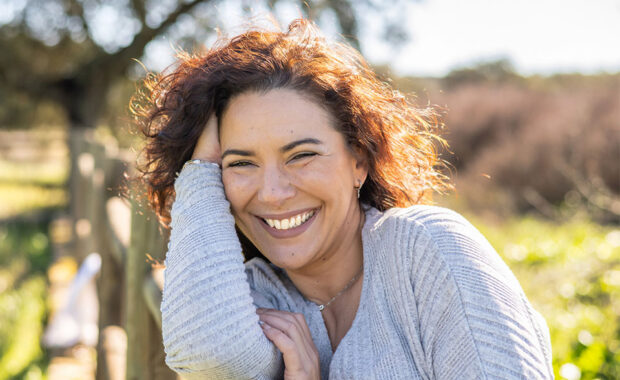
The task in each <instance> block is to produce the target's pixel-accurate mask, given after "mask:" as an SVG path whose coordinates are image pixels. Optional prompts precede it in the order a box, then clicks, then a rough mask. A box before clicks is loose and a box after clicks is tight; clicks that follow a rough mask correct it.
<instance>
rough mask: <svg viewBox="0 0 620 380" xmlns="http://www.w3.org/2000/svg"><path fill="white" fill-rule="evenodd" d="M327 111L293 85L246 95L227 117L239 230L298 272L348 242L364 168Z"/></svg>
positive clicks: (229, 183) (225, 165) (227, 153)
mask: <svg viewBox="0 0 620 380" xmlns="http://www.w3.org/2000/svg"><path fill="white" fill-rule="evenodd" d="M332 125H333V124H332V120H331V118H330V115H329V113H328V112H327V111H326V110H325V109H324V108H322V107H321V106H320V105H318V104H317V103H315V102H314V101H311V100H309V98H308V97H304V96H303V95H302V94H300V93H299V92H297V91H295V90H289V89H274V90H270V91H268V92H266V93H258V92H246V93H243V94H241V95H238V96H236V97H234V98H233V99H231V101H230V103H229V105H228V108H227V109H226V111H225V112H224V114H223V115H222V119H221V124H220V143H221V148H222V181H223V183H224V189H225V192H226V197H227V198H228V200H229V201H230V205H231V208H232V212H233V215H234V217H235V221H236V223H237V226H238V227H239V228H240V230H241V231H242V232H243V233H244V234H245V236H247V237H248V238H249V239H250V240H251V241H252V243H254V245H255V246H256V247H257V248H258V249H259V250H260V251H261V253H263V255H265V257H267V258H268V259H269V260H270V261H271V262H272V263H274V264H275V265H277V266H279V267H281V268H284V269H290V270H295V269H300V268H303V267H307V266H308V265H312V264H313V263H319V262H321V261H325V260H327V258H328V257H330V255H333V254H335V253H336V252H338V251H339V250H342V249H346V248H345V247H349V246H351V243H352V242H351V241H350V240H351V239H353V237H354V236H355V230H356V229H357V228H358V226H359V221H360V219H359V218H360V211H359V204H358V200H357V195H356V190H355V186H356V185H357V183H358V180H359V181H362V182H363V181H364V180H365V179H366V174H367V170H366V165H365V164H364V163H363V162H362V161H359V160H358V159H357V158H356V157H355V156H354V155H353V153H352V152H351V150H349V149H348V148H347V145H346V142H345V140H344V137H343V136H342V134H340V133H339V132H338V131H336V130H335V129H334V128H333V126H332Z"/></svg>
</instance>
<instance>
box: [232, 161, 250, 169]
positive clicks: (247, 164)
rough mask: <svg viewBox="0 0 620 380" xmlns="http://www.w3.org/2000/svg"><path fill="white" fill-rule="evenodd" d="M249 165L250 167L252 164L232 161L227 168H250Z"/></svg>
mask: <svg viewBox="0 0 620 380" xmlns="http://www.w3.org/2000/svg"><path fill="white" fill-rule="evenodd" d="M250 165H252V163H251V162H249V161H233V162H231V163H230V164H228V167H229V168H234V167H237V168H239V167H244V166H250Z"/></svg>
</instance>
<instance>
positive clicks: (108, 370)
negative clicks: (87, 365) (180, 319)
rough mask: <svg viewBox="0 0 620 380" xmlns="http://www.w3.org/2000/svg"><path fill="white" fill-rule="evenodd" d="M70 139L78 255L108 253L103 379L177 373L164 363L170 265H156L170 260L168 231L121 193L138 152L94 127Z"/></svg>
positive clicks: (158, 379) (163, 378) (102, 283)
mask: <svg viewBox="0 0 620 380" xmlns="http://www.w3.org/2000/svg"><path fill="white" fill-rule="evenodd" d="M69 140H70V141H69V144H70V151H71V156H72V157H71V159H72V160H71V161H72V163H73V164H72V170H71V177H70V178H71V181H70V185H69V186H70V194H71V201H70V210H71V216H72V219H73V221H74V223H73V226H74V236H75V239H74V252H75V254H76V255H77V259H78V260H80V259H82V258H84V257H85V256H86V255H88V254H89V253H91V252H98V253H99V254H100V255H101V259H102V267H101V272H100V276H99V277H98V279H97V292H98V297H99V343H98V347H97V358H98V359H97V373H96V379H97V380H104V379H105V380H108V379H110V380H118V379H131V380H138V379H140V380H142V379H149V380H151V379H153V380H168V379H177V376H176V374H175V373H174V372H172V371H171V370H170V369H169V368H168V367H167V366H166V365H165V363H164V357H165V356H164V350H163V345H162V340H161V314H160V310H159V307H160V304H161V295H162V288H163V269H162V268H161V266H158V265H153V260H155V261H156V262H157V261H160V262H162V261H163V259H164V255H165V252H166V242H167V239H168V234H167V230H165V229H162V228H161V227H160V225H159V223H158V221H157V218H156V217H155V215H154V214H153V213H152V212H151V211H150V210H148V209H147V207H146V206H145V205H141V204H140V203H139V202H137V201H136V200H135V199H136V198H137V197H135V196H131V197H129V198H130V200H127V199H125V198H124V197H122V196H120V189H121V186H124V185H125V184H124V182H123V178H124V175H125V173H126V172H127V173H129V174H130V175H131V174H132V173H133V172H134V170H135V168H134V167H133V165H132V163H133V162H134V161H135V157H134V156H133V155H132V154H130V153H129V152H127V151H123V150H119V149H118V148H117V145H116V143H115V141H105V142H101V141H97V140H96V139H95V138H94V137H93V135H92V132H90V131H84V130H81V131H80V130H78V131H72V132H71V135H70V138H69ZM139 191H140V190H139V189H136V188H130V189H129V193H130V194H134V195H135V194H137V193H138V192H139ZM151 258H152V260H151Z"/></svg>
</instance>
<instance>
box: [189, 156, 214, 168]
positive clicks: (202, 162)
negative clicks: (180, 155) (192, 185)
mask: <svg viewBox="0 0 620 380" xmlns="http://www.w3.org/2000/svg"><path fill="white" fill-rule="evenodd" d="M190 165H199V166H209V165H212V166H216V167H218V168H220V164H218V163H217V162H215V161H211V160H203V159H200V158H192V159H191V160H187V161H185V164H183V169H184V168H185V167H186V166H190Z"/></svg>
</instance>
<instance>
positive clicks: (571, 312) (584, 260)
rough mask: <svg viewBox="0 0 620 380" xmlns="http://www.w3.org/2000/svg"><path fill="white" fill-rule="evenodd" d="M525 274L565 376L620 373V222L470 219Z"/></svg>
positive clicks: (527, 287) (608, 376)
mask: <svg viewBox="0 0 620 380" xmlns="http://www.w3.org/2000/svg"><path fill="white" fill-rule="evenodd" d="M469 219H470V220H471V221H472V222H473V224H474V225H476V227H478V229H479V230H480V231H481V232H482V233H483V235H485V236H486V237H487V239H488V240H489V241H490V242H491V244H492V245H493V246H494V247H495V248H496V250H497V251H498V253H499V254H500V255H501V256H502V257H503V258H504V260H505V261H506V262H507V263H508V265H509V266H510V268H511V269H512V270H513V272H514V273H515V275H516V276H517V278H518V279H519V281H520V283H521V285H522V287H523V289H524V291H525V293H526V294H527V296H528V298H529V299H530V301H531V302H532V304H533V305H534V307H535V308H536V309H537V310H538V311H539V312H541V313H542V314H543V315H544V316H545V318H546V320H547V324H548V325H549V329H550V333H551V343H552V346H553V366H554V371H555V375H556V377H557V378H558V379H562V378H564V377H562V376H561V374H565V375H567V374H568V370H569V369H570V368H575V367H572V366H576V368H578V369H579V371H580V372H581V377H580V378H581V379H620V229H618V228H613V227H603V226H600V225H597V224H595V223H592V222H590V221H587V220H573V221H568V222H566V223H564V224H562V225H557V224H554V223H551V222H548V221H542V220H539V219H536V218H532V217H521V218H514V219H511V220H509V221H506V222H504V223H501V224H489V223H485V222H483V221H481V220H479V219H476V218H475V217H470V218H469Z"/></svg>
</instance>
